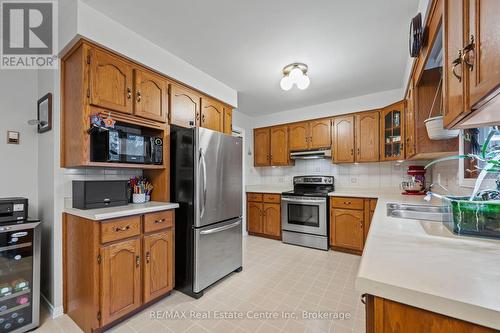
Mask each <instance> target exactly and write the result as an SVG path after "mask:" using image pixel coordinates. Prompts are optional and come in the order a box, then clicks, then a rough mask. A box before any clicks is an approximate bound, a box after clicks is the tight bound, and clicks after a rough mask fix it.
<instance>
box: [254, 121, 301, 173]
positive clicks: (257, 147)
mask: <svg viewBox="0 0 500 333" xmlns="http://www.w3.org/2000/svg"><path fill="white" fill-rule="evenodd" d="M253 139H254V154H255V155H254V165H255V166H256V167H259V166H271V165H272V166H286V165H290V164H292V163H293V161H291V160H290V151H289V148H288V147H289V146H288V143H289V141H288V126H286V125H285V126H274V127H265V128H257V129H254V132H253Z"/></svg>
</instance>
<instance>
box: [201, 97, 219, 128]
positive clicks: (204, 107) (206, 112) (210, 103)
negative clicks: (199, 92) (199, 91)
mask: <svg viewBox="0 0 500 333" xmlns="http://www.w3.org/2000/svg"><path fill="white" fill-rule="evenodd" d="M201 127H205V128H208V129H211V130H214V131H218V132H222V131H223V129H224V107H223V106H222V104H221V103H219V102H217V101H215V100H213V99H211V98H208V97H202V98H201Z"/></svg>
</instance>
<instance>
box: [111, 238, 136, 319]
mask: <svg viewBox="0 0 500 333" xmlns="http://www.w3.org/2000/svg"><path fill="white" fill-rule="evenodd" d="M101 258H102V261H101V325H106V324H108V323H110V322H112V321H114V320H116V319H118V318H120V317H122V316H123V315H125V314H127V313H129V312H130V311H133V310H135V309H137V308H138V307H139V306H140V305H141V242H140V240H139V239H138V238H136V239H131V240H128V241H123V242H119V243H115V244H113V245H109V246H106V247H103V248H101Z"/></svg>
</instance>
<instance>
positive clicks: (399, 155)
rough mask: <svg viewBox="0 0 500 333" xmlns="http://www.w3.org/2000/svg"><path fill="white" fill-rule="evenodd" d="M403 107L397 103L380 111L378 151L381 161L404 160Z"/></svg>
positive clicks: (402, 103) (400, 103) (401, 103)
mask: <svg viewBox="0 0 500 333" xmlns="http://www.w3.org/2000/svg"><path fill="white" fill-rule="evenodd" d="M404 106H405V105H404V102H399V103H396V104H392V105H390V106H388V107H386V108H384V109H383V110H382V116H381V119H382V126H381V133H380V151H381V160H383V161H392V160H402V159H404V156H405V154H404V144H403V143H404V135H405V133H404Z"/></svg>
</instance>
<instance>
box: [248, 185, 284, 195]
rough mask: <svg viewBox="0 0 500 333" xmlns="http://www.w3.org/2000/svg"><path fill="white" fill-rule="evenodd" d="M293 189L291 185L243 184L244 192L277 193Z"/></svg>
mask: <svg viewBox="0 0 500 333" xmlns="http://www.w3.org/2000/svg"><path fill="white" fill-rule="evenodd" d="M291 190H293V186H288V185H266V184H264V185H247V186H245V192H255V193H277V194H281V193H282V192H286V191H291Z"/></svg>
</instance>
